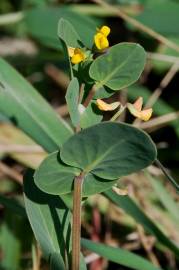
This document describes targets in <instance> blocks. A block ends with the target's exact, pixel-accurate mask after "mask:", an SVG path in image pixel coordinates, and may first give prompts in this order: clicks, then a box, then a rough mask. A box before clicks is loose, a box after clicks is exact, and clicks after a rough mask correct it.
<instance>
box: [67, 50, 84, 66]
mask: <svg viewBox="0 0 179 270" xmlns="http://www.w3.org/2000/svg"><path fill="white" fill-rule="evenodd" d="M68 54H69V56H70V57H71V62H72V64H79V63H80V62H82V61H84V60H85V58H86V56H85V54H84V52H83V51H82V50H81V49H79V48H72V47H68Z"/></svg>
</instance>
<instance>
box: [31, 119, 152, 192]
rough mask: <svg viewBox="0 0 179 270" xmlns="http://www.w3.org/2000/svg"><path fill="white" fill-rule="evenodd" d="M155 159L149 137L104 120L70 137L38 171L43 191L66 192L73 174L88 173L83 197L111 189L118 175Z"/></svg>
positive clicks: (137, 130) (144, 165) (135, 130)
mask: <svg viewBox="0 0 179 270" xmlns="http://www.w3.org/2000/svg"><path fill="white" fill-rule="evenodd" d="M155 158H156V149H155V146H154V144H153V143H152V141H151V140H150V138H149V136H148V135H147V134H146V133H144V132H142V131H140V130H139V129H137V128H134V127H132V126H130V125H127V124H122V123H110V122H103V123H100V124H97V125H95V126H93V127H90V128H87V129H85V130H83V131H81V132H80V133H78V134H75V135H74V136H72V137H71V138H70V139H68V140H67V141H66V142H65V143H64V145H63V146H62V148H61V150H60V152H55V153H53V154H51V155H50V156H49V157H47V158H46V159H45V160H44V161H43V162H42V164H41V166H40V167H39V169H38V170H37V171H36V173H35V183H36V184H37V186H38V187H39V188H40V189H41V190H43V191H44V192H47V193H50V194H56V195H60V194H67V193H70V192H71V191H72V190H73V181H74V177H75V176H77V175H79V174H80V173H81V172H83V173H84V174H85V180H84V184H83V196H89V195H92V194H95V193H99V192H102V191H104V190H106V189H109V188H110V187H111V186H112V185H113V184H114V183H115V182H116V181H117V180H118V178H119V177H121V176H124V175H128V174H131V173H133V172H136V171H139V170H141V169H143V168H145V167H147V166H148V165H150V164H151V163H152V162H153V161H154V160H155Z"/></svg>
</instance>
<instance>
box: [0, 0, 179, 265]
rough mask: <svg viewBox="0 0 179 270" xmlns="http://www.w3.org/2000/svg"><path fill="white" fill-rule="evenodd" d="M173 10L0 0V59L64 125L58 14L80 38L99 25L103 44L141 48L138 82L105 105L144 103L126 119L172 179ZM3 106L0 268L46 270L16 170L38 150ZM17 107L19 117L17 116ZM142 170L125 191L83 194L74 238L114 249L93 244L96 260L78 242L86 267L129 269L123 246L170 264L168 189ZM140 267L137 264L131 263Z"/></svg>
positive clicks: (141, 4)
mask: <svg viewBox="0 0 179 270" xmlns="http://www.w3.org/2000/svg"><path fill="white" fill-rule="evenodd" d="M106 3H107V4H106ZM178 10H179V2H178V1H177V0H157V1H156V0H110V1H108V2H103V1H100V0H93V1H91V2H90V1H87V2H85V1H58V0H16V1H15V0H1V1H0V56H1V57H3V58H5V59H6V60H7V61H8V62H9V63H10V64H11V65H13V66H14V67H15V68H16V69H17V70H18V71H19V72H20V73H21V74H23V76H24V77H25V78H26V79H27V80H28V81H29V82H30V83H31V84H33V86H34V87H35V88H36V89H38V91H39V93H40V94H41V95H42V96H43V97H44V98H45V99H46V100H47V101H48V102H49V103H50V104H51V105H52V107H53V108H54V110H55V111H56V112H57V113H59V114H60V115H61V116H62V117H64V118H65V119H66V120H67V121H68V120H69V114H68V110H67V106H66V105H65V90H66V88H67V86H68V84H69V77H68V72H67V62H66V60H65V58H64V55H63V51H62V47H61V44H60V42H59V40H58V36H57V24H58V21H59V19H60V18H61V17H63V18H65V19H67V20H69V21H70V22H71V23H72V24H73V26H74V27H75V28H76V29H77V30H78V31H79V32H80V34H81V36H82V38H83V39H84V40H85V42H86V43H87V44H88V43H89V42H90V40H92V38H93V35H94V32H95V30H96V27H99V26H101V25H104V24H105V25H108V26H110V28H111V35H110V37H109V40H110V44H111V45H114V44H116V43H119V42H122V41H129V42H137V43H139V44H141V45H142V46H143V47H144V48H145V50H146V51H147V64H146V66H145V70H144V72H143V74H142V76H141V78H140V80H139V81H138V83H136V84H135V85H133V86H132V87H129V88H128V89H125V90H124V91H120V93H119V94H116V95H114V96H113V97H111V98H110V99H109V101H117V100H120V101H121V102H122V103H124V104H125V103H126V102H127V101H134V100H135V99H136V98H137V97H138V96H142V97H143V98H144V101H145V103H147V104H148V105H150V106H152V107H153V111H154V113H153V118H152V119H151V120H150V121H149V122H146V123H141V122H140V121H134V124H135V125H137V126H139V127H140V128H142V129H144V130H146V131H147V132H149V133H150V135H151V137H152V139H153V140H154V142H155V143H156V145H157V149H158V154H159V159H160V160H161V161H162V163H163V164H164V165H165V167H167V168H168V170H169V171H170V173H171V174H172V175H173V177H174V178H175V179H178V175H179V170H178V161H179V154H178V153H179V143H178V142H179V140H178V138H179V119H178V117H179V111H178V110H179V109H178V108H179V107H178V100H179V92H178V81H179V76H178V69H179V56H178V54H179V28H178V25H179V16H178ZM116 61H117V59H116ZM2 69H4V66H3V64H2V63H1V62H0V72H1V70H2ZM11 79H12V83H13V78H12V77H11ZM0 83H1V81H0ZM0 87H1V85H0ZM22 87H23V86H22ZM0 91H1V90H0ZM27 91H28V89H27ZM27 94H28V92H27ZM24 98H25V97H24ZM21 102H23V96H22V97H21ZM41 105H42V104H39V106H41ZM7 106H8V104H7ZM1 108H3V109H1ZM6 109H8V107H6V104H2V101H1V100H0V269H2V270H11V269H12V270H16V269H17V270H19V269H25V270H28V269H33V270H39V269H41V270H43V269H44V270H45V269H48V267H49V266H48V264H47V262H46V261H45V260H44V258H43V256H42V254H41V251H40V248H39V246H38V244H37V243H36V241H35V238H34V236H33V233H32V230H31V227H30V224H29V221H28V220H27V217H26V213H25V210H24V202H23V196H22V192H23V188H22V176H23V174H24V171H25V170H26V168H32V169H35V168H37V167H38V165H39V164H40V162H41V161H42V160H43V158H44V157H45V156H46V152H45V151H44V150H43V149H42V148H41V147H40V146H39V145H37V144H35V143H34V142H33V141H32V139H30V135H31V134H30V129H31V130H33V126H31V127H29V133H28V134H29V136H27V135H25V133H23V131H22V130H21V129H20V128H17V127H16V123H15V121H14V119H12V118H11V117H10V116H9V117H7V114H5V113H4V110H6ZM26 109H28V113H30V107H29V108H26V107H24V108H23V110H26ZM17 110H18V106H17ZM23 110H21V111H20V110H19V113H20V114H23ZM34 115H35V112H34ZM104 117H105V119H109V118H110V117H111V115H110V113H106V114H105V115H104ZM37 120H38V119H37ZM120 120H121V121H125V122H128V123H132V122H133V118H132V117H131V116H130V115H128V114H123V115H122V116H121V119H120ZM34 121H35V120H34ZM27 126H28V123H27ZM38 139H39V140H45V139H44V138H43V133H42V134H41V133H39V134H38ZM148 173H150V174H145V175H144V173H142V172H141V173H138V174H134V175H131V176H129V177H126V178H124V179H122V181H120V188H121V189H122V191H121V193H123V194H125V193H126V189H127V191H128V195H124V196H122V195H121V196H117V195H116V194H113V193H112V192H107V193H105V194H103V195H95V196H92V197H90V198H89V199H88V200H87V202H86V203H85V205H84V209H83V210H84V211H83V217H82V236H83V237H86V238H91V239H92V240H95V241H99V242H103V243H105V244H108V245H111V246H114V247H120V248H121V250H118V252H117V253H116V254H114V253H113V252H112V251H111V252H110V250H105V249H102V248H101V250H102V251H101V256H102V257H104V258H101V257H100V256H99V257H97V256H96V255H95V254H94V253H93V252H92V251H94V252H95V251H96V250H95V248H96V247H95V246H94V247H93V246H92V243H88V242H85V240H84V242H83V246H84V255H85V259H86V262H87V263H88V267H89V269H90V270H93V269H95V270H98V269H131V267H132V265H133V268H134V269H139V268H138V266H136V268H135V260H137V259H136V257H130V255H131V253H130V255H129V254H128V253H123V252H125V251H131V252H133V254H137V255H140V256H141V257H144V258H146V259H148V260H150V261H151V262H152V263H153V264H154V265H156V267H159V268H162V269H166V270H177V269H178V268H179V260H178V257H179V249H178V246H179V230H178V229H179V215H178V204H179V202H178V195H177V193H176V191H175V190H174V188H173V187H172V186H171V185H170V183H169V182H168V181H167V180H166V178H165V177H164V176H163V175H162V172H161V170H160V169H159V168H158V167H156V166H154V165H153V166H151V167H149V168H148ZM90 245H91V246H90ZM87 248H88V249H87ZM98 248H99V247H98ZM89 250H92V251H89ZM110 254H113V258H112V255H110ZM128 256H129V257H128ZM125 258H126V260H125ZM106 259H109V261H110V262H108V261H107V260H106ZM130 262H133V263H132V265H131V264H130ZM136 264H137V265H138V263H137V262H136ZM141 269H147V268H146V266H142V264H141ZM148 269H150V268H148ZM151 269H152V268H151Z"/></svg>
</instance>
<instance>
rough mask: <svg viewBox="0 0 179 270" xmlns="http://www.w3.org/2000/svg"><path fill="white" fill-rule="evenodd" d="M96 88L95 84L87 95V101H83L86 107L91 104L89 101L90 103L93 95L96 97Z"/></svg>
mask: <svg viewBox="0 0 179 270" xmlns="http://www.w3.org/2000/svg"><path fill="white" fill-rule="evenodd" d="M95 90H96V89H95V85H94V86H93V87H92V88H91V90H90V91H89V93H88V95H87V97H86V99H85V101H84V103H83V105H84V106H85V107H87V106H88V105H89V103H90V101H91V100H92V99H93V97H94V95H95V92H96V91H95Z"/></svg>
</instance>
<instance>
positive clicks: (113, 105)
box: [96, 99, 120, 111]
mask: <svg viewBox="0 0 179 270" xmlns="http://www.w3.org/2000/svg"><path fill="white" fill-rule="evenodd" d="M96 105H97V106H98V108H99V109H100V110H101V111H114V110H115V109H116V108H117V107H119V105H120V102H113V103H111V104H108V103H106V102H104V101H103V100H101V99H97V100H96Z"/></svg>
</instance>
